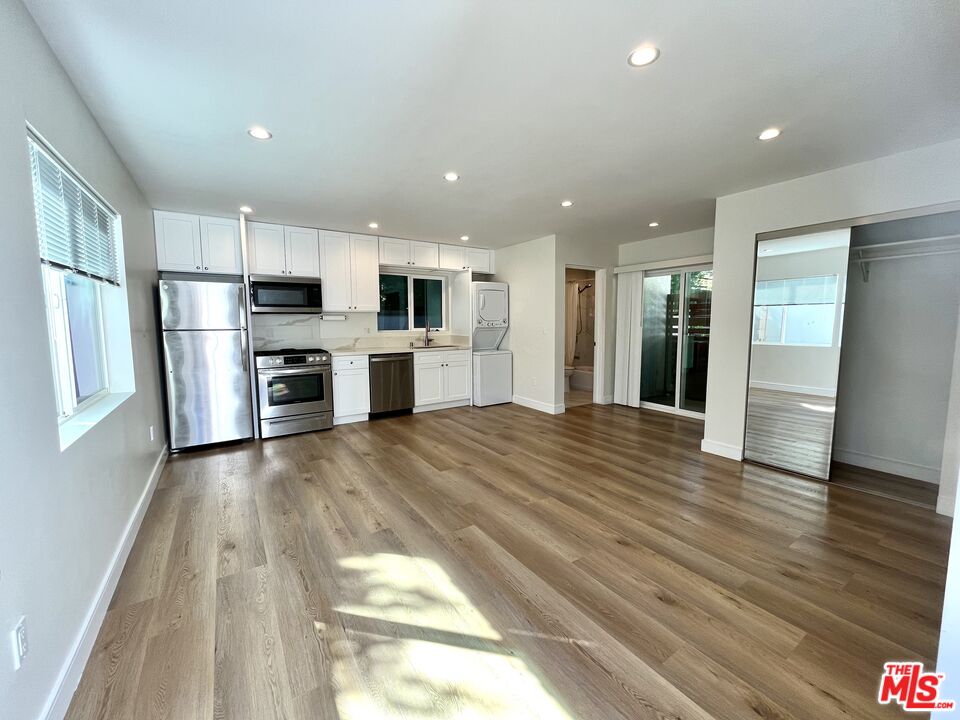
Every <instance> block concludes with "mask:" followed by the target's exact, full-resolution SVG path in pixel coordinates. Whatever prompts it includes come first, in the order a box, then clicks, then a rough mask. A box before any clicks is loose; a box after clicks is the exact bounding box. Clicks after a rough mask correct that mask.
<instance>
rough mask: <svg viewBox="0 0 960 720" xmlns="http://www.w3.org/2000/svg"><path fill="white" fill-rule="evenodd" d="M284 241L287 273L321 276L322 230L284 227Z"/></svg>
mask: <svg viewBox="0 0 960 720" xmlns="http://www.w3.org/2000/svg"><path fill="white" fill-rule="evenodd" d="M283 241H284V248H285V255H286V266H287V275H293V276H294V277H309V278H318V277H320V231H319V230H315V229H314V228H301V227H284V228H283Z"/></svg>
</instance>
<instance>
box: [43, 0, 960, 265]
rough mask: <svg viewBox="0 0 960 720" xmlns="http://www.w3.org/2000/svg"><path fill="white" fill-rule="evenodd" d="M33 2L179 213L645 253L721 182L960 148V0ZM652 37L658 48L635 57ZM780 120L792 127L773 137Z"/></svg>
mask: <svg viewBox="0 0 960 720" xmlns="http://www.w3.org/2000/svg"><path fill="white" fill-rule="evenodd" d="M26 4H27V6H28V7H29V9H30V11H31V12H32V14H33V15H34V17H35V18H36V20H37V22H38V23H39V25H40V27H41V29H42V30H43V32H44V33H45V35H46V36H47V38H48V39H49V41H50V44H51V45H52V46H53V48H54V50H55V51H56V52H57V54H58V55H59V57H60V59H61V60H62V62H63V64H64V66H65V67H66V68H67V71H68V72H69V73H70V75H71V77H72V78H73V80H74V82H75V83H76V85H77V86H78V88H79V90H80V92H81V94H82V95H83V97H84V98H85V99H86V101H87V103H88V104H89V105H90V107H91V109H92V110H93V112H94V114H95V115H96V116H97V118H98V119H99V121H100V123H101V125H102V126H103V129H104V131H105V132H106V133H107V135H108V136H109V137H110V139H111V140H112V142H113V143H114V145H115V147H116V149H117V151H118V152H119V153H120V155H121V157H122V158H123V159H124V161H125V162H126V163H127V165H128V166H129V168H130V170H131V171H132V173H133V175H134V177H135V178H136V180H137V182H138V183H139V184H140V186H141V187H142V188H143V190H144V192H145V193H146V195H147V197H148V199H149V200H150V201H151V202H152V203H153V204H154V205H155V206H156V207H160V208H166V209H178V210H192V211H201V212H211V213H223V214H231V213H235V212H236V210H237V208H238V207H239V205H240V204H242V203H247V204H250V205H252V206H253V207H254V208H255V213H254V217H255V218H256V219H263V220H276V221H282V222H286V223H288V224H304V225H314V226H320V227H330V228H337V229H345V230H354V231H360V232H364V231H366V232H369V231H368V230H367V223H368V222H370V221H371V220H377V221H379V222H380V233H382V234H385V235H398V236H403V237H415V238H423V239H430V240H455V239H456V238H458V237H459V236H460V235H462V234H468V235H470V236H471V238H472V239H471V244H477V245H487V246H493V247H497V246H502V245H506V244H510V243H513V242H517V241H521V240H526V239H529V238H534V237H539V236H542V235H545V234H550V233H554V232H556V233H561V234H568V235H570V236H572V237H574V238H575V239H577V240H578V241H580V242H604V243H612V242H627V241H632V240H638V239H643V238H647V237H653V236H655V235H660V234H664V235H666V234H672V233H676V232H681V231H685V230H690V229H694V228H699V227H704V226H708V225H711V224H712V223H713V212H714V202H713V198H716V197H717V196H720V195H724V194H728V193H731V192H736V191H739V190H743V189H747V188H750V187H756V186H760V185H765V184H768V183H771V182H776V181H779V180H785V179H788V178H791V177H796V176H800V175H805V174H809V173H813V172H818V171H822V170H826V169H829V168H831V167H837V166H840V165H846V164H849V163H852V162H857V161H861V160H866V159H869V158H874V157H879V156H882V155H886V154H889V153H892V152H896V151H900V150H905V149H909V148H912V147H917V146H920V145H926V144H931V143H934V142H939V141H943V140H947V139H951V138H954V137H957V136H960V124H958V123H957V118H958V117H960V72H958V68H960V3H957V2H956V1H955V0H926V1H924V2H903V1H902V0H886V1H880V0H843V1H842V2H837V1H836V0H803V2H796V1H795V0H736V2H717V0H684V2H677V1H676V0H662V1H661V0H657V1H646V0H629V1H627V0H597V1H595V2H575V1H574V0H473V1H469V0H417V2H396V1H395V0H356V1H354V2H333V1H332V0H328V1H327V2H320V1H317V0H309V1H308V0H299V1H292V0H287V1H285V2H277V3H265V2H263V1H262V0H258V1H257V2H254V1H253V0H231V2H225V1H224V0H219V1H212V2H197V0H189V1H188V0H164V1H163V2H145V1H143V0H136V1H131V0H83V1H82V2H80V1H78V0H26ZM643 42H652V43H654V44H656V45H657V46H659V47H660V48H661V50H662V55H661V57H660V60H659V61H658V62H656V63H655V64H654V65H652V66H650V67H647V68H643V69H636V68H630V67H628V66H627V64H626V57H627V54H628V52H629V51H630V50H631V49H632V48H634V47H635V46H637V45H639V44H641V43H643ZM253 124H262V125H264V126H266V127H267V128H269V129H270V130H272V131H273V133H274V139H273V140H271V141H269V142H266V143H264V142H257V141H254V140H252V139H250V138H249V137H248V136H247V135H246V133H245V130H246V128H247V127H248V126H250V125H253ZM770 125H777V126H781V127H782V128H783V130H784V132H783V135H782V137H781V138H780V139H778V140H775V141H773V142H769V143H760V142H758V141H757V140H756V134H757V133H758V132H759V131H760V130H762V129H763V128H765V127H767V126H770ZM38 130H40V132H41V133H42V132H43V128H42V127H39V128H38ZM451 169H452V170H456V171H458V172H459V173H461V175H462V180H461V181H460V182H458V183H456V184H449V183H447V182H445V181H444V180H443V179H442V177H441V176H442V175H443V173H444V172H445V171H447V170H451ZM564 198H572V199H573V200H574V201H575V205H574V206H573V207H572V208H569V209H562V208H561V207H560V201H561V200H562V199H564ZM651 220H657V221H659V222H660V227H659V228H657V229H651V228H648V227H647V223H648V222H650V221H651Z"/></svg>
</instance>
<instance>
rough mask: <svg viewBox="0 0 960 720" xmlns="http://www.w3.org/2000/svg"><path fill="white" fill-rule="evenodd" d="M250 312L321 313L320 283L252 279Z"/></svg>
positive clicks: (290, 279)
mask: <svg viewBox="0 0 960 720" xmlns="http://www.w3.org/2000/svg"><path fill="white" fill-rule="evenodd" d="M250 311H251V312H255V313H320V312H323V298H322V294H321V292H320V283H319V282H317V281H315V280H314V281H310V280H298V279H296V278H284V279H279V278H273V279H262V278H253V277H251V279H250Z"/></svg>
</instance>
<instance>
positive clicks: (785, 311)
mask: <svg viewBox="0 0 960 720" xmlns="http://www.w3.org/2000/svg"><path fill="white" fill-rule="evenodd" d="M821 277H834V278H836V279H837V280H836V283H835V284H834V295H833V302H829V303H769V304H766V303H764V304H759V305H758V304H757V302H756V292H757V290H756V286H757V283H760V282H774V281H783V282H789V281H791V280H806V279H809V278H821ZM840 281H841V278H840V276H839V275H838V274H837V273H829V274H826V275H810V276H803V277H790V278H768V279H766V280H754V302H753V317H752V319H751V327H750V344H751V345H763V346H766V347H817V348H831V347H834V344H835V342H836V335H837V323H838V319H837V304H838V302H837V300H838V296H839V294H840ZM808 306H818V307H820V306H830V307H831V308H832V309H833V320H832V323H831V328H830V342H827V343H796V342H790V343H788V342H786V336H787V324H788V318H789V308H792V307H808ZM759 308H764V309H767V310H768V309H769V308H780V310H781V320H780V337H779V338H778V339H777V340H768V339H766V337H765V335H766V333H765V332H762V333H761V337H763V338H764V339H763V340H754V339H753V335H754V329H755V327H756V325H755V320H756V313H757V310H758V309H759ZM841 310H842V303H841ZM768 317H769V310H768V311H767V312H765V313H764V317H763V322H762V327H763V329H764V330H765V329H766V324H767V319H768ZM841 328H842V321H841Z"/></svg>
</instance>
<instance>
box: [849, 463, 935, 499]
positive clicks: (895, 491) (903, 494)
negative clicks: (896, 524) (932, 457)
mask: <svg viewBox="0 0 960 720" xmlns="http://www.w3.org/2000/svg"><path fill="white" fill-rule="evenodd" d="M830 482H832V483H834V484H835V485H843V486H844V487H848V488H853V489H854V490H860V491H861V492H866V493H872V494H874V495H882V496H883V497H888V498H893V499H894V500H900V501H902V502H906V503H910V504H912V505H920V506H922V507H927V508H935V507H936V506H937V495H938V493H939V491H940V486H939V485H936V484H934V483H929V482H923V481H922V480H914V479H913V478H907V477H902V476H901V475H891V474H890V473H885V472H880V471H879V470H871V469H870V468H863V467H857V466H856V465H848V464H847V463H840V462H836V461H834V462H833V463H831V464H830Z"/></svg>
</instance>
